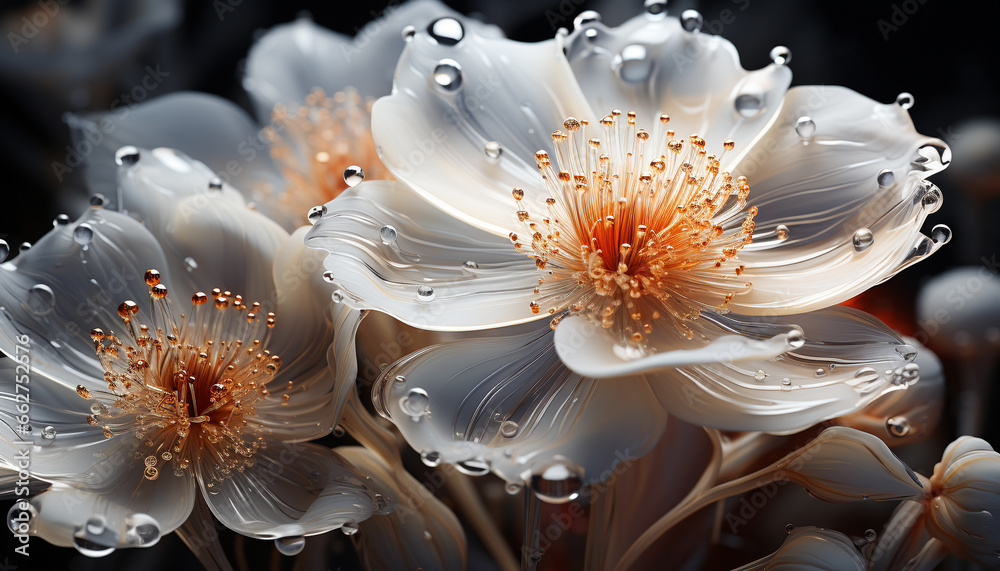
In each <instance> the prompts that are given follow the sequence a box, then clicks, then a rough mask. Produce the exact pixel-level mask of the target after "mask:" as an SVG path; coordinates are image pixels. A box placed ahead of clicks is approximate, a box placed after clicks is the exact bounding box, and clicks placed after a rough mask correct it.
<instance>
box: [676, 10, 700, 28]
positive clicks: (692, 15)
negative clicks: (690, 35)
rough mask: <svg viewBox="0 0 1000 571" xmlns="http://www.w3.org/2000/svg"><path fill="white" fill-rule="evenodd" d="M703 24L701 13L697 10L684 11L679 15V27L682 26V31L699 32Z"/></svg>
mask: <svg viewBox="0 0 1000 571" xmlns="http://www.w3.org/2000/svg"><path fill="white" fill-rule="evenodd" d="M704 23H705V20H704V18H702V17H701V12H699V11H697V10H684V12H682V13H681V26H684V29H685V30H687V31H689V32H699V31H701V27H702V25H704Z"/></svg>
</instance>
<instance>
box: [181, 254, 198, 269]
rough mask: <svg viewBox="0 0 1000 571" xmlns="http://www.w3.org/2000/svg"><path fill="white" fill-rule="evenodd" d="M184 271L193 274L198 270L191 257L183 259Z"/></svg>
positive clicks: (196, 263)
mask: <svg viewBox="0 0 1000 571" xmlns="http://www.w3.org/2000/svg"><path fill="white" fill-rule="evenodd" d="M184 269H186V270H187V271H189V272H193V271H195V270H197V269H198V262H196V261H195V259H194V258H192V257H191V256H188V257H187V258H184Z"/></svg>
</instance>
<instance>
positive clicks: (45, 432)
mask: <svg viewBox="0 0 1000 571" xmlns="http://www.w3.org/2000/svg"><path fill="white" fill-rule="evenodd" d="M55 437H56V428H55V427H54V426H46V427H45V428H43V429H42V438H44V439H45V440H53V439H55Z"/></svg>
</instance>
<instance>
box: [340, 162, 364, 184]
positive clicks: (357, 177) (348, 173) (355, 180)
mask: <svg viewBox="0 0 1000 571" xmlns="http://www.w3.org/2000/svg"><path fill="white" fill-rule="evenodd" d="M363 180H365V171H364V170H363V169H362V168H361V167H359V166H358V165H351V166H349V167H347V168H346V169H344V182H345V183H347V186H350V187H355V186H358V185H359V184H361V182H362V181H363Z"/></svg>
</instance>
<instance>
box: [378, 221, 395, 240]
mask: <svg viewBox="0 0 1000 571" xmlns="http://www.w3.org/2000/svg"><path fill="white" fill-rule="evenodd" d="M378 237H379V238H381V239H382V243H383V244H386V245H389V244H392V243H394V242H395V241H396V229H395V228H393V227H392V226H389V225H388V224H386V225H385V226H383V227H382V228H381V229H380V230H379V231H378Z"/></svg>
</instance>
